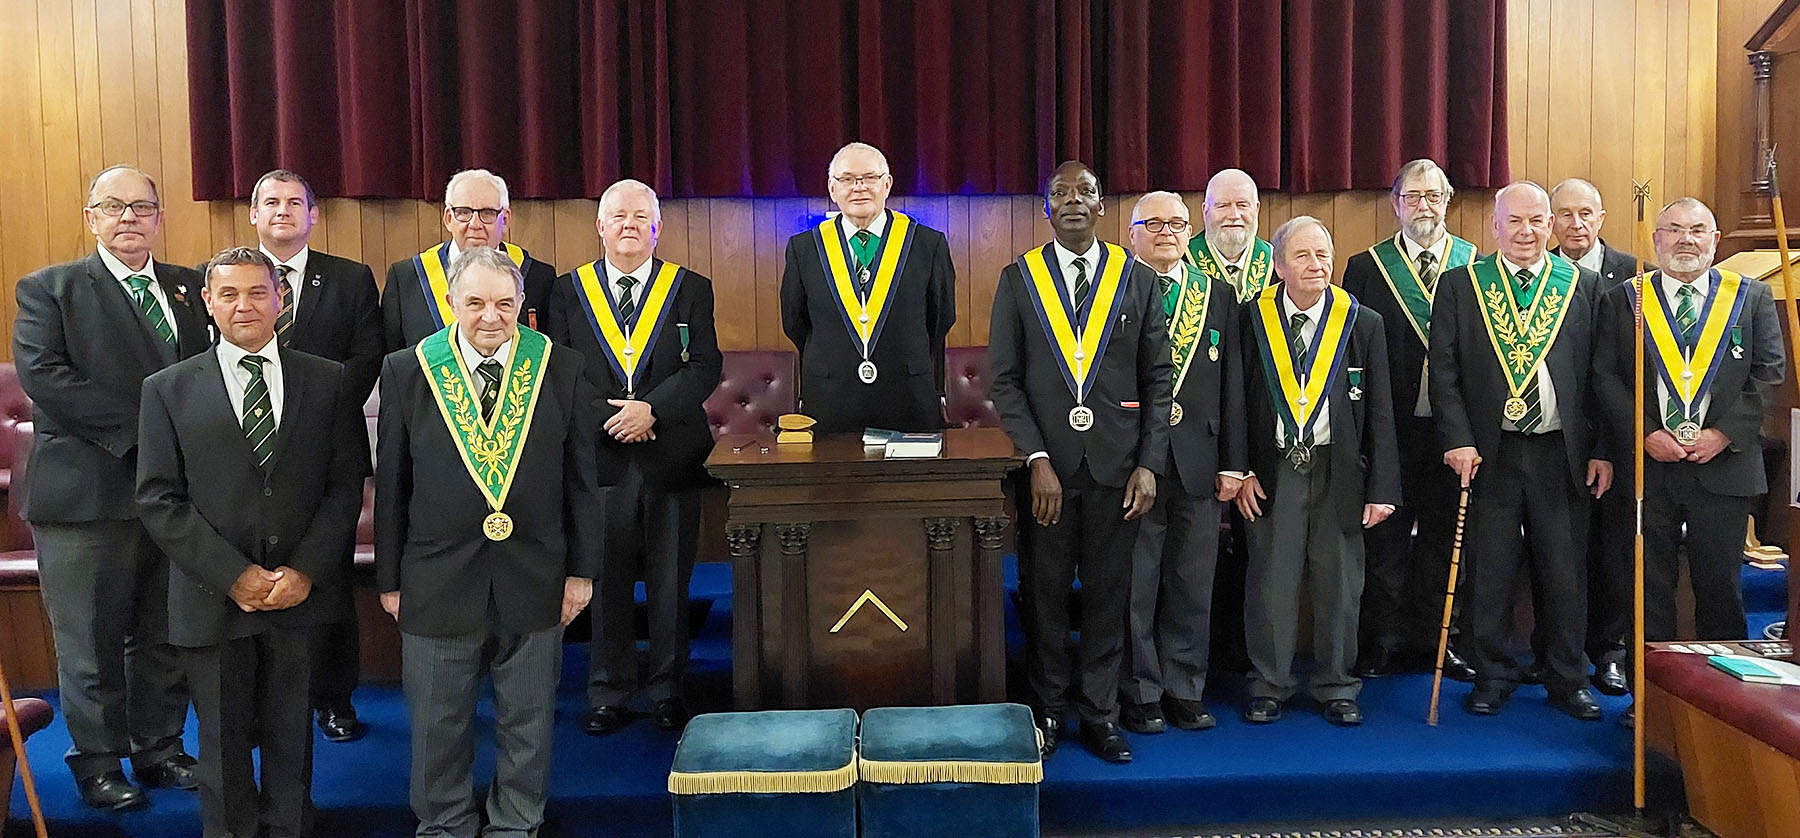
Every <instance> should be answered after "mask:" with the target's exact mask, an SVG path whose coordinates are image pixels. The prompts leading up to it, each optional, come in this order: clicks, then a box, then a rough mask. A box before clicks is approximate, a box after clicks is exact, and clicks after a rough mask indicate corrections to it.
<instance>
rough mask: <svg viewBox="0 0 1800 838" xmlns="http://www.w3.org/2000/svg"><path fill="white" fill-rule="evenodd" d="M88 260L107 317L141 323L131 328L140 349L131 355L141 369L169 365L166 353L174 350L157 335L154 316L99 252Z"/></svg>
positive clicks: (93, 283) (96, 293)
mask: <svg viewBox="0 0 1800 838" xmlns="http://www.w3.org/2000/svg"><path fill="white" fill-rule="evenodd" d="M86 264H87V272H88V281H89V283H90V284H91V286H92V288H93V292H94V298H95V299H96V300H98V301H99V303H100V307H101V308H103V309H106V313H107V317H106V319H107V320H108V321H109V322H114V323H126V322H132V323H135V324H137V328H135V329H132V330H131V339H133V340H135V343H136V346H135V347H134V348H135V349H136V351H134V352H132V353H130V357H131V359H132V360H134V361H137V362H138V363H139V369H140V370H142V371H143V372H144V373H145V374H149V373H151V372H154V371H156V370H158V369H161V368H162V367H164V366H167V365H168V363H169V361H168V357H169V356H168V355H167V354H165V353H167V352H169V351H171V350H170V348H169V344H168V343H167V342H166V341H164V340H163V339H162V338H159V337H157V336H156V330H155V329H154V328H152V327H151V325H150V319H149V318H147V317H145V316H144V313H143V312H142V311H140V310H138V307H137V303H136V302H135V301H133V300H132V299H131V295H130V294H129V293H127V292H126V291H125V287H124V286H123V285H120V284H119V280H117V279H115V278H114V277H113V275H112V271H109V270H107V269H106V263H105V262H102V261H101V260H100V255H99V254H98V253H96V254H94V255H92V256H89V257H88V258H87V262H86Z"/></svg>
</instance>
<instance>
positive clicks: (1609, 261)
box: [1556, 239, 1656, 295]
mask: <svg viewBox="0 0 1800 838" xmlns="http://www.w3.org/2000/svg"><path fill="white" fill-rule="evenodd" d="M1596 246H1597V247H1599V248H1600V250H1601V252H1600V273H1599V274H1598V277H1599V280H1600V293H1601V294H1602V295H1605V294H1606V292H1608V291H1611V290H1612V289H1613V287H1614V286H1616V285H1618V284H1619V283H1621V282H1624V281H1625V280H1628V279H1630V278H1632V277H1634V276H1637V274H1638V262H1637V257H1636V256H1633V255H1631V254H1629V253H1626V252H1625V251H1623V250H1614V249H1613V248H1612V246H1611V245H1608V244H1607V243H1606V239H1601V240H1600V242H1599V244H1598V245H1596ZM1556 254H1557V255H1558V256H1562V248H1560V247H1559V248H1557V249H1556ZM1563 258H1564V259H1569V257H1567V256H1563ZM1569 261H1571V262H1573V261H1575V260H1574V259H1569ZM1644 270H1646V271H1654V270H1656V266H1655V265H1653V264H1651V263H1649V262H1645V263H1644Z"/></svg>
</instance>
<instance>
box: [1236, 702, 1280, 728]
mask: <svg viewBox="0 0 1800 838" xmlns="http://www.w3.org/2000/svg"><path fill="white" fill-rule="evenodd" d="M1280 719H1281V702H1279V701H1276V700H1275V699H1273V698H1269V697H1267V696H1258V697H1256V698H1252V699H1250V705H1249V706H1248V707H1245V708H1244V721H1246V722H1249V723H1251V724H1257V725H1266V724H1268V723H1270V722H1273V721H1279V720H1280Z"/></svg>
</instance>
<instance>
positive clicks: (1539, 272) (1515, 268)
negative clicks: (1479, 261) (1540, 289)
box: [1500, 256, 1550, 279]
mask: <svg viewBox="0 0 1800 838" xmlns="http://www.w3.org/2000/svg"><path fill="white" fill-rule="evenodd" d="M1549 261H1550V257H1548V256H1539V257H1538V260H1537V263H1536V264H1534V265H1531V266H1530V268H1531V276H1532V278H1534V279H1535V278H1537V277H1540V276H1543V275H1544V269H1545V268H1547V267H1549V266H1548V265H1547V264H1546V263H1547V262H1549ZM1500 263H1501V264H1503V265H1505V266H1506V271H1507V273H1509V274H1517V273H1518V272H1519V271H1522V270H1525V268H1524V267H1522V266H1519V265H1515V264H1513V260H1511V259H1508V258H1506V257H1505V256H1501V257H1500Z"/></svg>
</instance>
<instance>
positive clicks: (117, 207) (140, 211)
mask: <svg viewBox="0 0 1800 838" xmlns="http://www.w3.org/2000/svg"><path fill="white" fill-rule="evenodd" d="M87 208H88V209H91V210H99V211H100V214H101V215H104V216H106V217H108V218H118V217H119V216H121V215H124V214H125V211H126V210H131V214H132V215H135V216H137V217H139V218H143V217H144V216H146V215H155V214H156V211H157V210H159V209H161V208H162V206H161V205H160V204H158V203H156V202H155V201H117V200H113V199H111V198H108V199H106V200H104V201H99V202H96V203H92V204H88V206H87Z"/></svg>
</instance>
